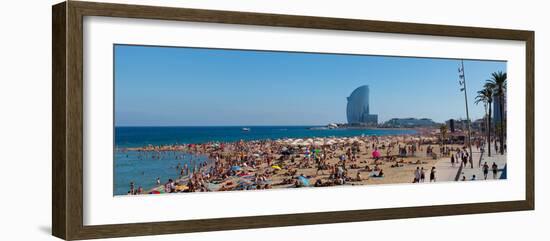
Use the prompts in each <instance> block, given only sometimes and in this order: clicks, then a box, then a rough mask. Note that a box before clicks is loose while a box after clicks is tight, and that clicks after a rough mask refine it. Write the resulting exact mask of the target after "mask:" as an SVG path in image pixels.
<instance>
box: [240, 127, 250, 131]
mask: <svg viewBox="0 0 550 241" xmlns="http://www.w3.org/2000/svg"><path fill="white" fill-rule="evenodd" d="M242 131H250V128H246V127H245V128H243V129H242Z"/></svg>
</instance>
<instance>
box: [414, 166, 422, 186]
mask: <svg viewBox="0 0 550 241" xmlns="http://www.w3.org/2000/svg"><path fill="white" fill-rule="evenodd" d="M418 182H420V167H416V171H414V181H413V183H418Z"/></svg>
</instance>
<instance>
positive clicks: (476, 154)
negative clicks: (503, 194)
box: [435, 148, 506, 182]
mask: <svg viewBox="0 0 550 241" xmlns="http://www.w3.org/2000/svg"><path fill="white" fill-rule="evenodd" d="M472 151H473V156H472V160H473V162H474V168H471V167H470V164H469V163H468V165H466V166H464V167H463V168H462V170H460V164H457V163H455V166H454V167H453V166H452V164H451V158H450V157H449V158H446V159H445V160H443V161H439V162H438V163H437V164H436V165H435V168H436V170H437V181H438V182H447V181H455V180H456V179H455V178H456V177H457V176H458V177H459V180H462V177H463V176H465V177H466V180H471V179H472V176H473V175H476V179H477V180H483V164H484V163H485V162H487V164H488V165H489V175H487V180H491V179H493V172H492V169H491V166H492V165H493V162H495V163H496V164H497V165H498V169H499V171H498V173H497V179H501V178H506V172H505V168H506V152H505V153H504V155H501V154H500V153H497V152H496V151H495V150H494V148H492V149H491V156H490V157H488V156H487V151H485V153H483V155H482V153H481V152H480V151H477V150H475V149H473V150H472ZM480 157H481V166H479V159H480ZM459 171H460V173H458V172H459Z"/></svg>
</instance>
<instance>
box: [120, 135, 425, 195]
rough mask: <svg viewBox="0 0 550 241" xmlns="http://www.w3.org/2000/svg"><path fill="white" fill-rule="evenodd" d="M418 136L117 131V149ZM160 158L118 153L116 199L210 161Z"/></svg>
mask: <svg viewBox="0 0 550 241" xmlns="http://www.w3.org/2000/svg"><path fill="white" fill-rule="evenodd" d="M243 128H249V129H250V131H243ZM312 128H313V129H312ZM415 133H416V131H415V130H396V129H343V128H342V129H319V127H317V126H231V127H221V126H220V127H115V147H116V148H117V149H120V148H125V147H142V146H146V145H166V144H191V143H194V144H198V143H205V142H234V141H239V140H266V139H271V140H274V139H281V138H310V137H311V138H312V137H331V136H334V137H350V136H361V135H366V136H372V135H376V136H384V135H404V134H415ZM161 155H162V156H161V157H160V158H158V157H157V156H153V154H152V153H148V154H145V153H139V152H135V151H127V152H123V151H120V150H117V151H115V153H114V159H115V161H114V179H115V180H114V195H124V194H126V193H127V192H128V190H129V189H130V182H134V183H135V186H136V188H137V187H139V186H141V187H143V189H144V190H146V191H147V190H149V189H151V188H153V187H154V186H155V185H156V179H157V178H160V179H161V182H162V183H165V182H166V181H167V180H168V179H169V178H172V179H176V178H178V177H179V174H180V173H179V171H178V170H177V168H176V167H177V166H178V165H179V166H183V165H184V164H188V165H189V166H193V165H194V164H200V163H202V162H205V161H207V158H206V157H205V156H194V155H190V154H186V153H181V152H165V153H162V154H161ZM191 163H193V165H191Z"/></svg>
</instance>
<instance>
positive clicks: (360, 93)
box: [346, 85, 378, 125]
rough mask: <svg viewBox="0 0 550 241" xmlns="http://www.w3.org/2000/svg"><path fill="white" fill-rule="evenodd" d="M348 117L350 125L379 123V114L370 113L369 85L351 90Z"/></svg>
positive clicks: (347, 110)
mask: <svg viewBox="0 0 550 241" xmlns="http://www.w3.org/2000/svg"><path fill="white" fill-rule="evenodd" d="M347 99H348V105H347V109H346V112H347V117H348V124H349V125H377V124H378V115H373V114H371V113H370V106H369V104H370V103H369V86H368V85H363V86H360V87H358V88H357V89H355V90H354V91H353V92H351V95H350V96H349V97H348V98H347Z"/></svg>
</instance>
